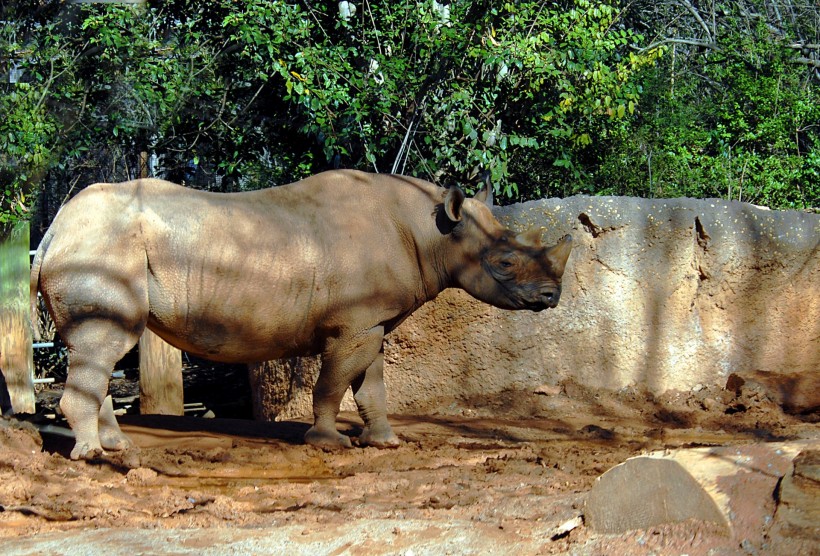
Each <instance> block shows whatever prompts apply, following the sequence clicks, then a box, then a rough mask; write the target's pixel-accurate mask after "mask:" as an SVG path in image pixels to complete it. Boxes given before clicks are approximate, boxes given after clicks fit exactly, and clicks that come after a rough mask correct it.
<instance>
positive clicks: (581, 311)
mask: <svg viewBox="0 0 820 556" xmlns="http://www.w3.org/2000/svg"><path fill="white" fill-rule="evenodd" d="M495 213H496V216H497V217H498V218H499V220H501V221H502V222H503V223H504V224H506V225H507V226H509V227H510V228H512V229H514V230H525V229H527V228H529V227H531V226H542V227H544V228H545V230H544V241H545V242H546V243H554V242H555V241H557V240H558V238H560V237H561V236H562V235H564V234H565V233H567V232H570V233H572V236H573V238H574V240H575V249H574V250H573V253H572V255H571V257H570V261H569V263H568V266H567V270H566V273H565V275H564V292H563V295H562V298H561V302H560V304H559V306H558V307H557V308H556V309H554V310H548V311H544V312H541V313H528V312H513V311H503V310H499V309H495V308H493V307H490V306H488V305H485V304H483V303H480V302H478V301H475V300H473V299H472V298H470V297H469V296H468V295H467V294H465V293H464V292H461V291H455V290H449V291H446V292H444V293H443V294H441V295H440V296H439V297H438V298H437V299H436V300H435V301H433V302H431V303H428V304H427V305H425V306H424V307H422V308H421V309H420V310H419V311H417V312H416V313H415V314H414V315H413V316H411V317H410V318H409V319H408V320H407V321H406V322H405V323H403V324H402V325H401V327H399V329H398V330H396V331H394V332H393V333H392V334H391V335H390V336H389V337H388V338H387V341H386V344H385V381H386V383H387V389H388V405H389V411H390V412H397V413H398V412H412V411H420V410H430V409H436V408H440V409H446V408H447V406H448V404H452V403H453V402H454V401H460V400H467V399H473V398H479V397H486V396H492V395H493V394H497V393H499V392H503V391H507V390H530V391H531V390H533V389H535V388H536V387H538V386H539V385H543V384H555V383H557V382H559V381H561V380H563V379H565V378H570V377H572V378H574V379H576V380H578V381H580V382H581V383H584V384H588V385H591V386H599V387H607V388H612V389H617V388H620V387H623V386H626V385H630V384H638V385H642V386H645V387H646V388H647V389H649V390H651V391H653V392H663V391H665V390H669V389H683V390H685V389H691V388H692V387H693V386H695V385H697V384H699V383H700V384H703V385H707V384H719V385H723V384H725V382H726V378H727V376H728V375H729V374H730V373H732V372H746V371H754V370H763V371H768V372H777V373H794V372H799V373H809V372H817V371H818V370H820V215H817V214H810V213H805V212H796V211H770V210H767V209H762V208H758V207H755V206H753V205H749V204H746V203H738V202H726V201H720V200H694V199H672V200H669V199H667V200H651V199H635V198H625V197H586V196H578V197H572V198H568V199H547V200H541V201H533V202H529V203H524V204H519V205H513V206H510V207H498V208H496V210H495ZM317 369H318V363H317V362H316V361H301V362H300V363H299V372H298V376H295V375H294V374H292V373H291V371H290V367H287V366H285V367H282V366H280V367H279V368H278V370H274V371H273V374H272V375H271V376H272V377H273V378H272V379H271V380H268V381H267V382H269V384H268V385H267V388H268V389H269V390H270V389H271V388H274V389H276V390H277V392H278V393H277V392H270V391H269V392H268V393H265V388H266V385H265V384H261V385H260V388H261V390H260V392H261V394H260V395H261V396H262V398H265V397H266V396H267V399H268V400H269V401H268V402H265V403H266V404H267V408H268V409H266V410H264V411H263V412H262V413H260V416H267V417H270V416H271V415H272V413H279V414H280V417H288V416H294V415H297V414H304V413H308V414H309V413H310V396H309V388H310V386H311V385H312V383H313V380H314V378H313V377H314V376H315V373H316V370H317ZM269 372H270V371H269ZM277 373H278V375H277ZM277 376H278V378H277ZM277 381H278V382H277ZM257 382H259V381H257ZM262 382H265V380H263V381H262ZM274 383H275V384H278V386H275V387H274V386H273V385H274ZM283 386H286V387H285V388H283ZM262 405H265V404H262ZM345 407H348V408H352V407H354V406H352V405H351V400H350V399H348V400H347V402H346V406H345Z"/></svg>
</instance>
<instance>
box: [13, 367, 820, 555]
mask: <svg viewBox="0 0 820 556" xmlns="http://www.w3.org/2000/svg"><path fill="white" fill-rule="evenodd" d="M696 390H697V391H692V392H686V393H678V392H671V393H667V394H665V395H663V396H661V397H655V396H652V395H650V394H648V393H646V392H642V391H639V390H637V389H625V390H622V391H619V392H611V391H605V390H592V389H589V388H585V387H582V386H580V385H578V384H576V383H574V382H571V381H570V382H565V383H562V384H561V385H557V386H545V387H543V388H541V389H540V390H539V391H538V392H509V393H506V394H504V395H501V396H497V397H493V398H488V399H484V400H469V401H468V402H464V403H462V404H457V405H454V406H452V407H450V408H449V409H448V411H447V412H445V413H435V414H430V415H412V416H411V415H395V416H392V417H391V422H392V423H393V425H394V427H395V430H396V433H397V434H398V435H399V437H400V438H401V439H402V440H403V441H404V443H403V444H402V446H401V447H399V448H396V449H393V450H377V449H374V448H354V449H351V450H344V451H338V452H325V451H322V450H319V449H316V448H313V447H309V446H305V445H303V444H302V442H301V437H302V435H303V433H304V432H305V430H307V427H308V425H307V421H304V422H301V421H289V422H279V423H261V422H253V421H250V420H245V419H225V418H215V419H205V418H201V417H167V416H140V415H124V416H122V417H121V418H120V422H121V424H122V425H123V430H124V431H125V432H126V433H127V434H128V435H129V436H130V437H131V438H132V439H133V440H134V441H135V443H136V444H137V446H138V449H136V450H132V451H128V452H126V453H124V454H111V455H106V456H104V457H102V458H100V459H99V460H98V461H92V462H76V461H71V460H69V459H68V453H69V451H70V449H71V446H72V442H73V441H72V440H71V439H70V438H67V437H66V436H64V432H65V431H64V429H61V428H60V425H61V424H60V423H59V422H56V423H54V424H47V425H43V424H42V423H39V429H38V428H35V427H34V426H33V425H32V424H31V423H18V422H15V421H8V420H7V421H4V422H1V423H0V505H1V506H2V508H0V510H2V511H0V553H3V554H7V555H10V554H91V553H98V552H95V550H100V549H102V547H104V549H105V550H106V552H107V553H108V554H110V555H114V554H129V555H133V554H224V553H232V554H254V553H255V554H268V553H287V554H405V555H407V556H410V555H418V554H447V553H449V554H508V553H516V552H517V553H519V554H566V553H570V554H786V553H791V554H794V553H799V552H802V553H806V554H811V553H814V554H818V553H820V550H818V546H820V544H818V543H820V540H818V539H816V538H815V539H812V538H798V539H795V538H786V537H783V536H782V535H781V534H773V533H772V531H770V530H762V531H760V536H759V537H757V538H751V539H744V542H743V543H738V542H737V540H736V539H735V540H732V539H730V538H728V537H726V536H725V535H724V534H722V533H721V532H720V531H718V530H716V529H715V528H714V527H711V526H710V525H709V524H708V523H689V522H684V523H679V524H675V525H666V526H662V527H656V528H653V529H649V530H642V531H633V532H629V533H626V534H623V535H603V534H596V533H595V532H593V531H591V530H589V528H588V527H586V526H584V525H583V520H582V517H581V516H582V513H583V502H584V497H585V495H586V493H587V492H588V491H589V489H590V488H591V486H592V484H593V482H594V481H595V479H596V477H598V476H599V475H601V474H602V473H603V472H605V471H606V470H607V469H609V468H611V467H612V466H614V465H616V464H618V463H621V462H623V461H624V460H625V459H627V458H629V457H632V456H636V455H640V454H642V453H645V452H650V451H655V450H660V449H664V448H681V447H696V446H716V445H724V446H725V445H740V444H749V443H758V442H769V441H784V440H798V439H813V440H817V439H819V438H820V434H818V432H819V430H818V426H817V424H816V422H817V413H816V412H815V413H809V414H806V415H790V414H787V413H784V411H783V410H782V409H781V407H780V406H778V405H777V403H775V401H773V400H771V399H769V397H767V396H766V395H765V394H764V393H762V392H760V391H757V390H753V389H751V390H744V391H742V392H741V393H740V394H736V393H735V392H730V391H727V390H724V389H721V388H709V387H704V388H700V387H697V388H696ZM217 414H218V413H217ZM359 424H360V421H359V419H358V417H357V416H356V415H354V414H347V413H345V414H342V415H341V416H340V425H339V426H340V429H341V430H343V432H345V433H346V434H349V435H351V436H352V437H354V439H355V437H356V436H357V434H358V433H359V430H360V429H359ZM579 518H580V519H579ZM567 523H569V524H570V525H566V526H565V527H564V528H563V529H562V528H561V526H562V525H564V524H567Z"/></svg>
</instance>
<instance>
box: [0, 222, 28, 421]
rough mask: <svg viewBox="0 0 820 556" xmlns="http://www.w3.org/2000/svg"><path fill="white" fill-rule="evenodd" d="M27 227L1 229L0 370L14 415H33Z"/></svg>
mask: <svg viewBox="0 0 820 556" xmlns="http://www.w3.org/2000/svg"><path fill="white" fill-rule="evenodd" d="M28 252H29V224H28V222H19V223H17V224H16V225H14V226H9V227H4V228H3V229H1V230H0V370H2V372H3V375H4V376H5V381H6V386H7V388H8V394H9V398H10V400H11V407H12V409H13V411H14V413H34V411H35V400H34V381H33V379H34V355H33V350H32V333H31V314H30V313H31V310H30V307H29V288H28V284H29V276H30V266H29V254H28Z"/></svg>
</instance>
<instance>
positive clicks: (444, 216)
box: [31, 171, 572, 459]
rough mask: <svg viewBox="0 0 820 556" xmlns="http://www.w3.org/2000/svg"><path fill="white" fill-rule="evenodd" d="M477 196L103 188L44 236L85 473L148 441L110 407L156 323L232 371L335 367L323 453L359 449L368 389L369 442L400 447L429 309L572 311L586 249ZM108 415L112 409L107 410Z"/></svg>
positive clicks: (419, 184)
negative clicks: (516, 221)
mask: <svg viewBox="0 0 820 556" xmlns="http://www.w3.org/2000/svg"><path fill="white" fill-rule="evenodd" d="M491 202H492V201H491V198H488V194H487V191H486V189H485V190H484V191H482V192H480V193H479V194H478V195H476V197H475V198H465V196H464V194H463V193H462V192H461V190H460V189H458V188H457V187H452V188H450V189H443V188H440V187H436V186H434V185H433V184H430V183H427V182H425V181H421V180H418V179H413V178H408V177H402V176H391V175H384V174H365V173H361V172H356V171H333V172H326V173H323V174H318V175H316V176H313V177H310V178H307V179H305V180H303V181H300V182H298V183H294V184H290V185H285V186H280V187H274V188H271V189H266V190H261V191H255V192H246V193H229V194H225V193H207V192H201V191H194V190H191V189H186V188H183V187H180V186H178V185H174V184H171V183H169V182H165V181H161V180H155V179H144V180H136V181H130V182H126V183H120V184H95V185H92V186H90V187H88V188H87V189H85V190H84V191H82V192H81V193H80V194H78V195H77V196H76V197H75V198H74V199H72V200H71V202H69V203H68V204H67V205H66V206H65V207H63V209H62V210H61V211H60V213H59V214H58V215H57V217H56V218H55V220H54V223H53V224H52V225H51V227H50V228H49V230H48V232H47V233H46V235H45V237H44V238H43V241H42V243H41V244H40V248H39V249H38V251H37V255H36V256H35V258H34V263H33V266H32V271H31V300H32V309H33V304H34V301H35V298H36V293H37V289H38V288H39V289H40V291H41V292H42V293H43V297H44V298H45V302H46V305H47V306H48V309H49V312H50V313H51V315H52V317H53V318H54V322H55V324H56V326H57V330H58V331H59V334H60V336H61V337H62V339H63V341H64V342H65V344H66V346H67V347H68V352H69V360H70V363H71V368H70V371H69V375H68V380H67V383H66V388H65V394H64V395H63V398H62V401H61V402H60V407H61V409H62V411H63V413H64V414H65V416H66V418H67V419H68V422H69V424H70V425H71V428H72V429H73V430H74V432H75V434H76V445H75V447H74V449H73V450H72V452H71V457H72V458H73V459H77V458H90V457H93V456H95V455H97V454H99V453H100V452H101V451H102V450H103V449H105V450H119V449H123V448H126V447H128V446H129V445H130V442H129V440H128V438H127V437H126V436H125V435H124V434H123V433H122V432H121V431H120V428H119V426H118V425H117V422H116V419H115V418H114V415H113V412H112V408H111V404H110V400H106V394H107V391H108V380H109V376H110V374H111V370H112V368H113V366H114V364H115V363H116V362H117V361H118V360H119V359H120V358H122V357H123V355H125V353H126V352H128V351H129V350H130V349H131V348H132V347H133V346H134V345H135V344H136V343H137V341H138V340H139V337H140V335H141V334H142V332H143V330H144V329H145V327H146V326H147V327H148V328H150V329H151V330H153V331H154V332H155V333H157V334H158V335H159V336H161V337H162V338H164V339H165V340H166V341H167V342H168V343H170V344H172V345H174V346H176V347H178V348H180V349H182V350H184V351H187V352H189V353H192V354H195V355H198V356H201V357H204V358H207V359H211V360H214V361H222V362H230V363H235V362H253V361H265V360H272V359H278V358H282V357H288V356H295V355H307V354H321V355H322V368H321V372H320V374H319V378H318V380H317V383H316V386H315V389H314V393H313V413H314V418H315V421H314V425H313V427H311V428H310V430H309V431H308V432H307V433H306V434H305V441H306V442H308V443H309V444H314V445H318V446H323V447H350V446H351V443H350V439H349V438H348V437H347V436H344V435H342V434H340V433H339V432H338V431H337V430H336V416H337V414H338V412H339V404H340V402H341V399H342V396H343V394H344V392H345V390H346V389H347V388H348V387H350V386H351V385H352V387H353V390H354V398H355V400H356V403H357V404H358V408H359V413H360V415H361V417H362V419H363V420H364V429H363V432H362V435H361V437H360V438H359V443H360V444H362V445H372V446H394V445H396V444H398V442H399V440H398V438H397V437H396V435H395V434H394V433H393V431H392V430H391V428H390V424H389V423H388V421H387V416H386V409H385V387H384V381H383V377H382V364H383V353H382V341H383V339H384V335H385V334H386V333H387V332H389V331H391V330H392V329H394V328H395V327H396V326H397V325H398V324H399V323H401V322H402V321H403V320H404V319H405V318H407V316H409V315H410V314H411V313H412V312H413V311H415V310H416V309H418V308H419V307H420V306H421V305H422V304H423V303H425V302H426V301H429V300H431V299H433V298H434V297H435V296H436V295H437V294H438V293H439V292H441V291H442V290H444V289H445V288H450V287H459V288H463V289H464V290H466V291H467V292H469V293H470V294H471V295H473V296H474V297H476V298H478V299H480V300H482V301H485V302H487V303H490V304H492V305H495V306H496V307H500V308H503V309H529V310H532V311H540V310H542V309H545V308H547V307H555V306H556V304H557V303H558V298H559V296H560V292H561V276H562V274H563V272H564V266H565V264H566V261H567V258H568V256H569V253H570V250H571V249H572V247H571V238H569V236H567V237H565V238H564V239H563V240H562V241H561V242H559V243H558V244H557V245H556V246H553V247H550V248H547V247H542V246H541V244H540V230H532V231H530V232H527V233H524V234H521V235H519V236H516V235H515V234H514V233H512V232H510V231H509V230H506V229H505V228H504V227H502V226H501V224H499V223H498V221H497V220H496V219H495V218H494V217H493V216H492V213H491V211H490V209H489V206H488V205H489V204H491ZM104 402H105V403H104Z"/></svg>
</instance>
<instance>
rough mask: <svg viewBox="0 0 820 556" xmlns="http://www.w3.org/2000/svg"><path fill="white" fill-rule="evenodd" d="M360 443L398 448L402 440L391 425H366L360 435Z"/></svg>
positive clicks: (362, 444) (377, 446) (376, 446)
mask: <svg viewBox="0 0 820 556" xmlns="http://www.w3.org/2000/svg"><path fill="white" fill-rule="evenodd" d="M359 444H360V445H361V446H373V447H375V448H396V447H398V446H399V445H400V444H401V440H399V437H398V436H396V435H395V433H394V432H393V430H392V429H391V428H390V427H386V428H383V427H365V428H364V430H362V434H361V435H360V436H359Z"/></svg>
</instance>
